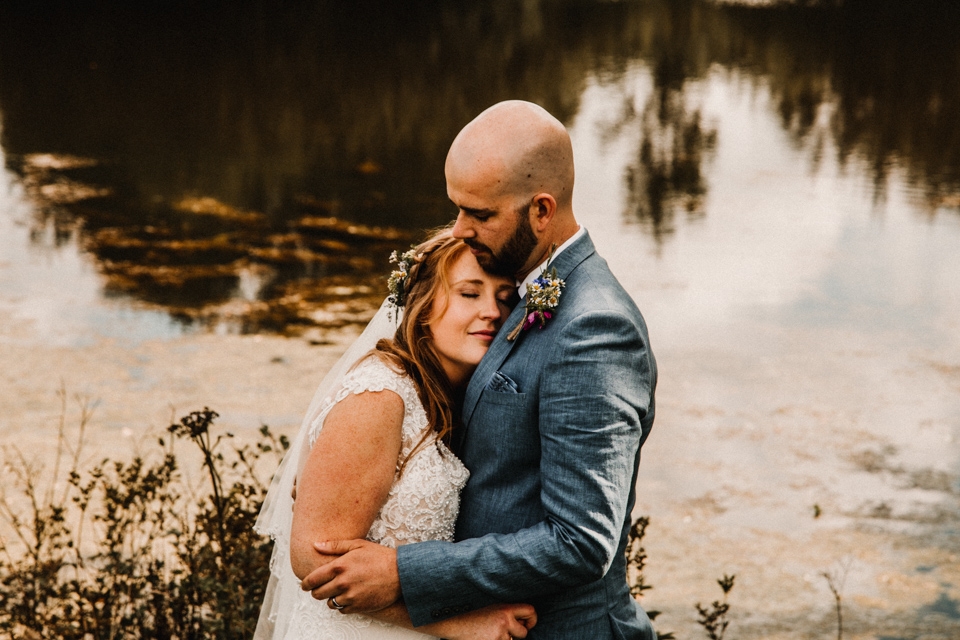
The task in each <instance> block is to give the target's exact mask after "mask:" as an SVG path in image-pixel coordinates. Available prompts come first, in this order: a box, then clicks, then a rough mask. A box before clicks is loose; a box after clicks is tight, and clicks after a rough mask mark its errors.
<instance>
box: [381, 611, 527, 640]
mask: <svg viewBox="0 0 960 640" xmlns="http://www.w3.org/2000/svg"><path fill="white" fill-rule="evenodd" d="M369 615H370V616H371V617H374V618H377V619H378V620H383V621H384V622H389V623H391V624H395V625H397V626H400V627H404V628H407V629H414V628H415V629H416V630H417V631H419V632H420V633H425V634H428V635H431V636H437V637H439V638H446V639H447V640H507V639H508V638H518V639H519V638H526V637H527V633H528V632H529V631H530V629H532V628H533V627H534V625H535V624H537V612H536V611H535V610H534V608H533V607H532V606H530V605H529V604H493V605H490V606H488V607H484V608H483V609H477V610H476V611H470V612H468V613H462V614H460V615H457V616H454V617H453V618H447V619H446V620H442V621H440V622H433V623H430V624H427V625H423V626H422V627H414V626H413V623H412V622H411V621H410V614H409V613H408V612H407V608H406V607H405V606H404V605H403V604H401V603H397V604H394V605H392V606H390V607H387V608H386V609H382V610H380V611H376V612H374V613H371V614H369Z"/></svg>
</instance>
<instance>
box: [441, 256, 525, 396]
mask: <svg viewBox="0 0 960 640" xmlns="http://www.w3.org/2000/svg"><path fill="white" fill-rule="evenodd" d="M449 277H450V279H449V288H448V290H447V291H446V293H445V294H444V292H441V294H440V295H438V296H437V298H436V300H435V301H434V305H433V313H432V314H431V316H432V318H433V319H431V321H430V333H431V336H432V338H433V344H434V347H435V348H436V351H437V355H438V356H439V357H440V364H441V365H442V366H443V369H444V372H446V374H447V376H448V377H449V378H450V381H451V382H452V383H453V384H454V385H455V386H460V385H463V384H466V382H467V381H468V380H469V379H470V374H472V373H473V370H474V368H476V366H477V365H478V364H479V363H480V359H481V358H483V356H484V354H485V353H486V352H487V349H489V348H490V344H491V343H492V342H493V338H494V336H496V334H497V331H499V330H500V327H501V326H502V325H503V322H504V320H505V319H506V317H507V315H509V313H510V299H511V297H512V296H513V295H515V293H516V284H515V283H514V282H513V281H512V280H511V279H509V278H503V277H499V276H492V275H490V274H488V273H487V272H485V271H484V270H483V269H481V268H480V265H479V264H478V263H477V259H476V258H475V257H474V256H473V255H472V254H470V253H469V252H464V253H463V254H461V256H460V257H459V258H458V259H457V261H456V262H455V263H454V264H453V265H452V267H451V269H450V276H449Z"/></svg>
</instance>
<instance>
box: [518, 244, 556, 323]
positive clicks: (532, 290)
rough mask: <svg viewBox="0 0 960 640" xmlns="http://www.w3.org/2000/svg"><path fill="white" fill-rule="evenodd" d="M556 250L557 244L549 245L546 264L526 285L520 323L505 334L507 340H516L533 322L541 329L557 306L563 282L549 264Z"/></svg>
mask: <svg viewBox="0 0 960 640" xmlns="http://www.w3.org/2000/svg"><path fill="white" fill-rule="evenodd" d="M556 250H557V245H553V246H552V247H550V256H549V257H548V258H547V264H545V265H544V267H543V271H541V272H540V275H539V276H537V279H536V280H534V281H533V282H531V283H530V284H528V285H527V295H526V298H525V302H524V307H525V311H526V313H524V315H523V320H522V321H521V322H520V324H518V325H517V327H516V328H515V329H514V330H513V331H511V332H510V333H509V334H508V335H507V340H509V341H510V342H513V341H514V340H516V339H517V336H519V335H520V332H521V331H526V330H527V329H529V328H530V327H532V326H533V325H534V324H538V323H539V325H540V327H539V328H540V329H543V328H544V327H545V326H546V324H547V320H549V319H550V318H552V317H553V314H554V313H555V311H556V309H557V306H559V304H560V294H561V293H563V285H564V282H563V280H561V279H560V278H558V277H557V270H556V268H555V267H553V266H551V265H552V263H553V253H554V251H556Z"/></svg>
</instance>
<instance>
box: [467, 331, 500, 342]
mask: <svg viewBox="0 0 960 640" xmlns="http://www.w3.org/2000/svg"><path fill="white" fill-rule="evenodd" d="M470 335H472V336H474V337H476V338H480V339H481V340H488V341H493V338H494V336H496V335H497V332H496V331H487V330H483V331H471V332H470Z"/></svg>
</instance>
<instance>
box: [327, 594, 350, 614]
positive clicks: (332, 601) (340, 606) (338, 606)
mask: <svg viewBox="0 0 960 640" xmlns="http://www.w3.org/2000/svg"><path fill="white" fill-rule="evenodd" d="M330 604H332V605H333V608H334V609H336V610H337V611H340V609H343V608H344V607H345V606H346V605H343V604H340V603H339V602H337V598H336V596H334V597H333V598H330Z"/></svg>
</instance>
